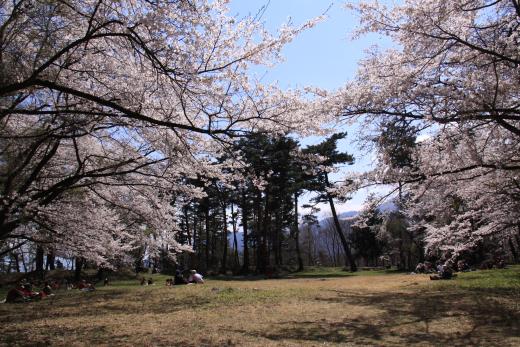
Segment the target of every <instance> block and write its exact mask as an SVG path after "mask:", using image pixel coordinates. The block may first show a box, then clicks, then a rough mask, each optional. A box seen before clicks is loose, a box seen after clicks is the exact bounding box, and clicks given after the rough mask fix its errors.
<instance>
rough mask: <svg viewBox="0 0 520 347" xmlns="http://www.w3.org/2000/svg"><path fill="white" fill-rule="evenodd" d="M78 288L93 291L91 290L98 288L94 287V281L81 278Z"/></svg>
mask: <svg viewBox="0 0 520 347" xmlns="http://www.w3.org/2000/svg"><path fill="white" fill-rule="evenodd" d="M77 287H78V289H79V290H81V291H82V292H91V291H94V290H96V288H95V287H94V285H93V284H92V283H88V282H87V281H85V280H81V281H80V282H79V283H78V286H77Z"/></svg>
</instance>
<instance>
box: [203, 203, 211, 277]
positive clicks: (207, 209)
mask: <svg viewBox="0 0 520 347" xmlns="http://www.w3.org/2000/svg"><path fill="white" fill-rule="evenodd" d="M204 219H205V223H206V247H205V250H204V251H205V256H206V271H208V270H209V262H210V259H209V247H210V244H209V241H210V239H209V202H208V201H207V198H206V206H205V209H204Z"/></svg>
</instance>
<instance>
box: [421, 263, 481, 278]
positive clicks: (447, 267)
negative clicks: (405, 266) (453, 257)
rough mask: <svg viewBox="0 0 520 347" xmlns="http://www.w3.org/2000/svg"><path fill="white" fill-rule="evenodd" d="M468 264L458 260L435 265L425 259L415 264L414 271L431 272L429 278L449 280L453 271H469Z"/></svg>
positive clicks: (452, 275)
mask: <svg viewBox="0 0 520 347" xmlns="http://www.w3.org/2000/svg"><path fill="white" fill-rule="evenodd" d="M470 270H471V269H470V267H469V265H468V264H467V263H466V262H465V261H464V260H459V261H458V262H457V263H456V264H455V263H453V262H447V263H438V264H437V266H436V267H434V266H433V264H432V263H430V262H428V261H425V262H424V263H419V264H417V266H416V268H415V273H425V274H428V273H431V274H433V275H431V276H430V279H431V280H449V279H452V278H453V277H454V276H456V275H454V274H453V272H454V271H459V272H465V271H470Z"/></svg>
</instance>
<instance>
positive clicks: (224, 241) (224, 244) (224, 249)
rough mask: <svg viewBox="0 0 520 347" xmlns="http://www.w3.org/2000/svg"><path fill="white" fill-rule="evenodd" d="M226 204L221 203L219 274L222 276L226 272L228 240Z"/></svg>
mask: <svg viewBox="0 0 520 347" xmlns="http://www.w3.org/2000/svg"><path fill="white" fill-rule="evenodd" d="M226 212H227V211H226V203H225V202H223V204H222V217H223V223H224V227H223V229H222V233H223V235H222V266H221V267H220V272H222V273H223V274H225V273H226V271H227V251H228V239H227V234H228V230H227V213H226Z"/></svg>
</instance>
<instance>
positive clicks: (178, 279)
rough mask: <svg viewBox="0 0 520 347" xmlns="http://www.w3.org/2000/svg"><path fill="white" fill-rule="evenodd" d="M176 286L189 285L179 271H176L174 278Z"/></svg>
mask: <svg viewBox="0 0 520 347" xmlns="http://www.w3.org/2000/svg"><path fill="white" fill-rule="evenodd" d="M173 284H174V285H180V284H188V281H186V279H185V278H184V277H183V276H182V273H181V272H180V271H179V270H177V271H175V277H174V278H173Z"/></svg>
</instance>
